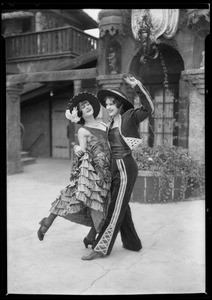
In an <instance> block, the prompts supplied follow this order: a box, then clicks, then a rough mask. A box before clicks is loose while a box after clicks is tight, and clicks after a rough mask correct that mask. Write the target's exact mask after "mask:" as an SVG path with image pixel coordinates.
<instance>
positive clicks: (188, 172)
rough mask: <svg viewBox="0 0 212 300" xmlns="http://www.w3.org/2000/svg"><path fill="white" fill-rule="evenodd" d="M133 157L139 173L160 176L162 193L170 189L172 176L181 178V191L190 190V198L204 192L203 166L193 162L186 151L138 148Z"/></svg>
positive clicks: (164, 147)
mask: <svg viewBox="0 0 212 300" xmlns="http://www.w3.org/2000/svg"><path fill="white" fill-rule="evenodd" d="M133 156H134V158H135V160H136V162H137V164H138V169H139V170H140V171H152V172H153V176H158V173H159V174H160V178H161V186H160V189H161V190H162V191H163V192H164V189H167V184H166V183H167V182H168V183H169V188H170V189H171V188H172V180H171V178H173V176H179V177H182V178H183V180H182V182H183V186H182V190H186V189H188V188H191V190H192V196H198V195H200V194H203V190H204V182H205V181H204V177H205V176H204V174H205V168H204V164H203V163H201V162H199V161H198V160H194V159H193V158H192V157H191V156H190V155H189V153H188V149H185V148H181V147H175V146H173V147H168V146H154V147H144V146H141V145H140V146H138V147H137V148H136V149H135V150H134V151H133Z"/></svg>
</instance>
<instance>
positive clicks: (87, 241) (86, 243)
mask: <svg viewBox="0 0 212 300" xmlns="http://www.w3.org/2000/svg"><path fill="white" fill-rule="evenodd" d="M93 242H94V241H89V240H88V239H87V237H85V238H84V240H83V243H84V245H85V248H88V245H91V246H92V245H93Z"/></svg>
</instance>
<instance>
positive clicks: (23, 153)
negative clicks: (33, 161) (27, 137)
mask: <svg viewBox="0 0 212 300" xmlns="http://www.w3.org/2000/svg"><path fill="white" fill-rule="evenodd" d="M28 155H29V152H28V151H21V158H24V157H28Z"/></svg>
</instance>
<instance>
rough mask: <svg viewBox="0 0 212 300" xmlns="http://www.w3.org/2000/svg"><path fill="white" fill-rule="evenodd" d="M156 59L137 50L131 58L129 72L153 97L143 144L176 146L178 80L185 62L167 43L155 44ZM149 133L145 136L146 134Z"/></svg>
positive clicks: (177, 136)
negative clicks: (142, 56) (152, 108)
mask: <svg viewBox="0 0 212 300" xmlns="http://www.w3.org/2000/svg"><path fill="white" fill-rule="evenodd" d="M158 50H159V51H158V55H157V57H156V58H154V59H153V58H151V57H149V58H148V57H147V58H146V59H145V60H142V59H141V54H140V51H138V52H137V53H136V55H135V56H134V58H133V59H132V61H131V64H130V67H129V73H130V74H132V75H134V76H136V77H137V78H139V80H141V81H142V82H143V84H144V85H145V86H146V87H147V89H148V90H149V92H150V94H151V96H152V98H153V99H154V105H155V113H154V115H153V116H151V117H150V118H149V120H147V121H146V122H148V124H146V125H145V124H144V127H145V128H143V129H142V130H143V132H142V133H145V135H146V143H147V144H148V145H149V146H154V145H159V144H160V145H165V144H167V145H169V146H172V145H175V146H177V145H178V138H179V130H178V129H179V122H178V121H179V111H180V105H181V104H180V101H179V81H180V77H181V72H182V71H183V70H184V62H183V59H182V57H181V55H180V54H179V52H178V51H177V50H176V49H174V48H173V47H171V46H169V45H167V44H160V45H158ZM147 136H148V137H147Z"/></svg>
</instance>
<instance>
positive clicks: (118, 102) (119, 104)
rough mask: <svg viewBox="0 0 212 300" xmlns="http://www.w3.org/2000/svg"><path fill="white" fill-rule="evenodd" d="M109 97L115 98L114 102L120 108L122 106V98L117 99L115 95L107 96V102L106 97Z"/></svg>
mask: <svg viewBox="0 0 212 300" xmlns="http://www.w3.org/2000/svg"><path fill="white" fill-rule="evenodd" d="M108 97H110V98H113V99H114V100H113V103H114V104H115V105H116V107H117V108H119V107H121V106H122V102H121V100H119V99H117V98H116V97H113V96H106V97H105V98H104V101H105V103H106V99H107V98H108Z"/></svg>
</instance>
